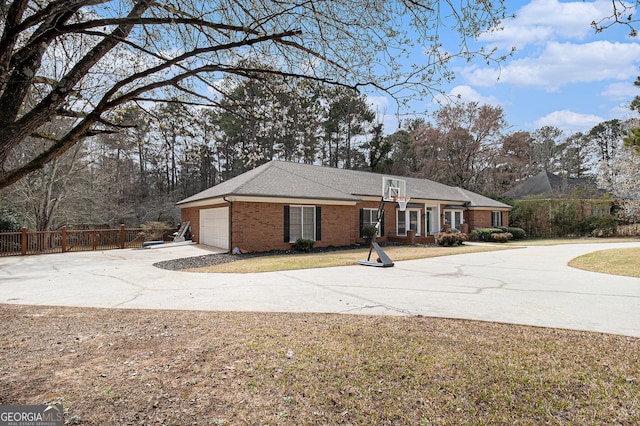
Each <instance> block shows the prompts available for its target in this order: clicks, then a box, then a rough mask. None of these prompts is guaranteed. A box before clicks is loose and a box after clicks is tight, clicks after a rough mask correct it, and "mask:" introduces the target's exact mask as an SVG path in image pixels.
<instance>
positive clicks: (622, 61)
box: [461, 41, 640, 91]
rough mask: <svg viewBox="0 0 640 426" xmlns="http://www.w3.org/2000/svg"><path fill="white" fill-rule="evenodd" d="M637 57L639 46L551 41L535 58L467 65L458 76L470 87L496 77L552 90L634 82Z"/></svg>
mask: <svg viewBox="0 0 640 426" xmlns="http://www.w3.org/2000/svg"><path fill="white" fill-rule="evenodd" d="M639 58H640V44H639V43H619V42H616V43H612V42H609V41H597V42H593V43H585V44H572V43H558V42H551V43H549V44H548V45H547V46H546V48H545V50H544V51H543V52H542V53H541V54H540V55H539V56H537V57H526V58H522V59H516V60H513V61H511V62H510V63H508V64H507V65H505V66H504V67H502V68H501V69H500V70H498V69H495V68H479V67H478V66H471V67H467V68H465V69H463V70H462V72H461V74H462V75H463V76H464V77H465V79H466V81H467V82H468V83H470V84H472V85H478V86H493V85H494V84H496V82H497V80H496V79H497V78H498V76H499V82H500V83H509V84H515V85H519V86H536V87H542V88H545V89H546V90H548V91H555V90H557V89H558V88H559V87H560V86H563V85H565V84H570V83H585V82H595V81H603V80H609V79H613V80H631V79H635V76H636V75H637V73H638V65H637V63H638V60H639Z"/></svg>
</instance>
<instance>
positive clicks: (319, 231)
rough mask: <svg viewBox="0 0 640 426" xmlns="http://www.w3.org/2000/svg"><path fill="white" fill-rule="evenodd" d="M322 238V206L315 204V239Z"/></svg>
mask: <svg viewBox="0 0 640 426" xmlns="http://www.w3.org/2000/svg"><path fill="white" fill-rule="evenodd" d="M320 240H322V207H320V206H316V241H320Z"/></svg>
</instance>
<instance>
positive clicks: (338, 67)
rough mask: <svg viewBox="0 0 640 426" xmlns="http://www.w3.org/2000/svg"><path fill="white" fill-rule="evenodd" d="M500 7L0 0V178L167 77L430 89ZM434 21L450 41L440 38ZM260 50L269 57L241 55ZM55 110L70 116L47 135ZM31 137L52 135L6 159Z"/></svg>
mask: <svg viewBox="0 0 640 426" xmlns="http://www.w3.org/2000/svg"><path fill="white" fill-rule="evenodd" d="M502 18H504V7H503V1H494V2H485V1H481V2H478V1H471V0H464V1H462V2H454V1H452V0H448V1H425V2H422V1H421V2H417V1H412V0H399V1H393V2H389V1H352V0H327V1H320V0H316V1H308V0H291V1H280V0H251V1H248V0H247V1H244V0H211V1H209V0H164V1H154V0H51V1H47V0H14V1H6V0H0V21H2V35H1V38H0V128H2V135H1V136H0V188H4V187H6V186H8V185H10V184H12V183H14V182H16V181H17V180H19V179H20V178H22V177H23V176H25V175H26V174H28V173H29V172H31V171H34V170H37V169H39V168H41V167H42V166H43V165H44V164H46V163H48V162H50V161H52V160H53V159H55V158H57V157H59V156H60V155H61V154H63V153H64V152H65V151H67V150H69V149H70V148H71V147H72V146H73V145H74V144H76V143H77V142H78V141H80V140H82V139H84V138H87V137H90V136H93V135H96V134H100V133H105V132H106V133H108V132H114V131H117V130H118V125H116V124H115V123H116V122H119V121H121V120H117V118H118V117H117V115H118V110H119V108H122V107H124V106H126V105H127V104H130V103H134V102H137V103H141V102H149V101H162V100H163V99H165V96H168V95H167V92H168V91H169V89H171V90H172V91H173V92H172V96H173V97H175V93H176V91H177V92H179V93H180V94H181V95H180V96H181V97H180V100H181V101H184V102H190V103H200V104H205V105H219V104H220V102H221V100H222V99H224V97H225V93H224V89H223V88H222V87H221V86H220V85H217V84H216V82H217V81H219V80H220V79H221V78H222V77H224V76H225V75H238V76H243V77H248V78H253V79H261V78H263V77H264V76H265V75H266V74H273V73H277V74H279V75H281V76H286V77H290V78H305V79H311V80H315V81H318V82H321V83H327V84H333V85H338V86H345V87H351V88H356V89H359V88H362V87H365V86H370V87H374V88H376V89H378V90H384V91H386V92H387V93H389V94H391V95H393V96H395V97H396V98H397V99H399V100H402V98H403V97H404V95H405V93H409V92H407V91H406V90H407V89H412V91H411V93H413V94H418V95H427V94H429V93H431V92H433V91H437V88H438V85H439V83H440V82H441V81H442V79H450V78H452V74H451V72H450V71H449V70H448V69H447V63H448V62H449V61H450V60H451V59H452V58H453V57H456V56H462V57H468V56H473V55H481V56H482V57H484V58H485V59H486V60H489V61H491V60H499V59H500V58H496V57H494V53H495V52H487V51H482V50H474V49H473V48H471V47H470V46H471V43H469V44H468V43H467V41H470V40H472V39H473V38H474V37H475V36H476V35H478V33H480V32H482V31H485V30H487V29H489V28H496V27H497V26H498V25H499V21H500V19H502ZM443 21H446V30H447V31H450V30H451V29H453V30H455V31H457V40H458V42H459V43H458V46H457V49H452V46H451V45H447V46H444V44H443V40H442V39H441V37H440V36H441V33H443V32H444V31H445V28H444V25H443ZM453 47H456V46H455V45H454V46H453ZM416 51H420V52H421V53H420V55H418V56H417V57H416V56H414V57H413V58H410V59H409V60H408V58H409V57H410V56H411V53H412V52H416ZM255 63H262V64H265V63H266V64H268V65H269V66H268V67H258V66H250V65H247V64H255ZM407 64H410V65H407ZM60 117H70V118H72V119H73V124H72V125H70V126H69V127H68V129H67V131H66V132H64V133H63V134H62V135H55V137H54V136H53V135H48V134H46V128H45V124H46V123H48V122H50V121H52V120H54V119H56V118H60ZM119 125H120V126H121V125H122V124H119ZM34 140H35V141H38V140H39V141H43V140H45V141H47V143H46V144H42V146H43V148H42V149H41V150H39V151H38V152H36V153H35V154H34V155H33V156H31V157H30V158H27V159H25V160H24V161H23V162H19V163H11V164H9V162H8V161H7V158H8V156H9V154H10V153H11V152H12V151H14V150H17V149H18V150H19V149H21V146H23V144H33V143H34Z"/></svg>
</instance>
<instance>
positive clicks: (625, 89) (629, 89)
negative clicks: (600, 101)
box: [600, 81, 640, 102]
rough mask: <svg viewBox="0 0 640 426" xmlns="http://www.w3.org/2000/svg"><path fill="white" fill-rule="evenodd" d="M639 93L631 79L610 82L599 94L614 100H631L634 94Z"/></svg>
mask: <svg viewBox="0 0 640 426" xmlns="http://www.w3.org/2000/svg"><path fill="white" fill-rule="evenodd" d="M638 94H640V91H638V88H637V87H635V86H634V85H633V83H632V82H631V81H628V82H626V83H611V84H609V85H608V86H607V87H605V88H604V90H602V92H600V95H601V96H604V97H605V98H609V99H611V100H614V101H623V100H628V101H629V102H631V100H632V99H633V97H634V96H635V95H638Z"/></svg>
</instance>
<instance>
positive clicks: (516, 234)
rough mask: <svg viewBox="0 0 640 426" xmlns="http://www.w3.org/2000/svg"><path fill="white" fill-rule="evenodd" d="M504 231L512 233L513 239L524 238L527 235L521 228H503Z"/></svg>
mask: <svg viewBox="0 0 640 426" xmlns="http://www.w3.org/2000/svg"><path fill="white" fill-rule="evenodd" d="M504 232H508V233H509V234H511V235H513V239H514V240H524V239H525V238H526V237H527V233H526V232H524V229H522V228H505V230H504Z"/></svg>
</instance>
